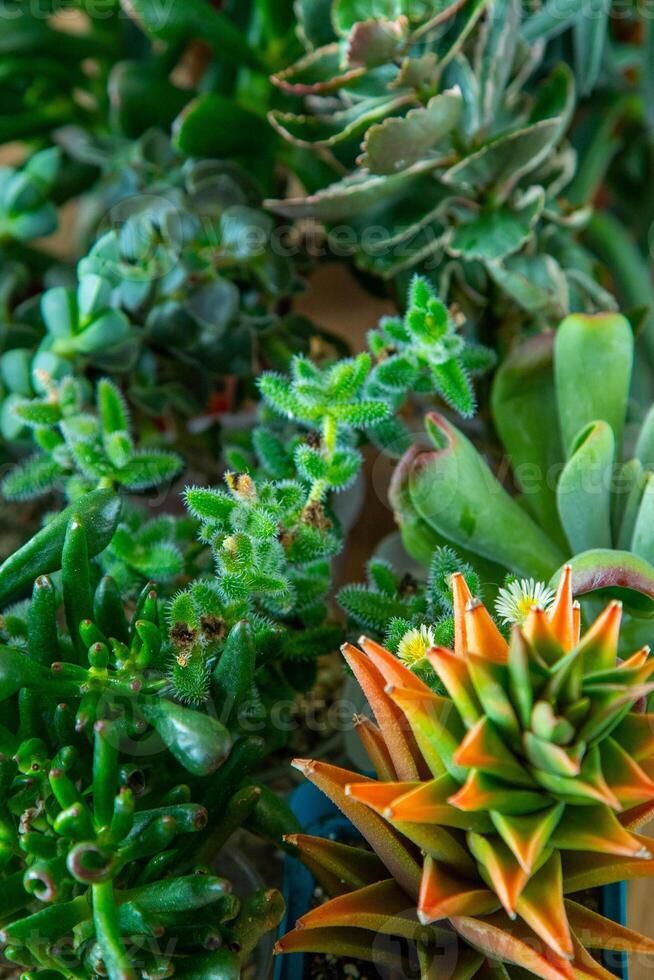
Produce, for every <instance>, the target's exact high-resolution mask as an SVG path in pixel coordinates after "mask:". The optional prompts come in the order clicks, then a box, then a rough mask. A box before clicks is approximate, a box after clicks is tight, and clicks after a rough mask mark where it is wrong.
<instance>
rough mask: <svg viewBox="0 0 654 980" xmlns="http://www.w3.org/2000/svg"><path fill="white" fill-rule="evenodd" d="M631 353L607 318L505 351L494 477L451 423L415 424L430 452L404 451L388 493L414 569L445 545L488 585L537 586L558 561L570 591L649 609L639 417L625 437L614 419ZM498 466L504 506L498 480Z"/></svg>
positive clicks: (620, 320) (645, 446) (576, 323)
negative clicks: (615, 596)
mask: <svg viewBox="0 0 654 980" xmlns="http://www.w3.org/2000/svg"><path fill="white" fill-rule="evenodd" d="M633 353H634V339H633V331H632V328H631V325H630V324H629V322H628V321H627V320H626V319H625V318H624V317H621V316H617V315H614V314H606V315H599V316H596V317H582V316H578V315H575V316H570V317H568V318H567V319H566V320H564V321H563V322H562V323H561V325H560V326H559V328H558V330H557V331H556V333H542V334H540V335H537V336H534V337H531V338H528V339H526V340H525V341H524V342H522V343H521V344H519V345H518V346H516V348H515V349H514V350H513V351H512V352H511V354H510V355H509V356H508V358H507V359H506V360H505V362H504V363H503V364H502V365H501V367H500V369H499V370H498V371H497V373H496V376H495V379H494V383H493V390H492V396H491V406H492V413H493V419H494V422H495V426H496V429H497V432H498V434H499V436H500V439H501V440H502V446H503V449H504V452H505V457H504V463H503V467H500V470H501V472H499V473H498V474H497V476H496V475H495V474H494V473H493V472H492V470H491V468H490V467H489V466H488V464H487V462H486V461H485V459H484V457H483V455H482V454H481V453H480V452H479V450H478V449H477V448H476V447H475V446H474V445H473V444H472V443H471V442H470V441H469V440H468V439H467V438H466V436H465V435H464V434H463V433H462V432H460V431H458V430H457V428H456V427H455V426H454V425H452V423H450V422H449V421H448V420H447V419H445V418H443V417H442V416H437V415H430V416H428V418H427V433H428V436H429V439H430V441H431V443H432V446H433V448H426V449H423V448H421V447H419V446H417V445H416V446H414V447H413V448H412V449H411V450H409V452H408V453H407V454H406V455H405V457H404V458H403V460H402V462H401V463H400V465H399V466H398V468H397V470H396V473H395V477H394V485H393V489H392V494H391V495H392V500H393V505H394V507H395V510H396V514H397V516H398V519H399V522H400V526H401V528H402V532H403V535H404V540H405V543H406V545H407V547H408V548H409V550H410V551H412V552H413V553H414V554H415V555H416V556H422V560H424V561H426V560H427V559H428V556H429V552H430V548H431V547H433V546H434V545H435V544H438V543H440V542H441V541H442V540H443V539H445V540H447V541H449V542H451V543H452V544H454V545H455V546H457V547H460V548H461V549H463V552H464V553H471V554H473V555H478V556H481V557H483V558H484V559H486V560H489V561H492V562H495V563H496V578H495V581H496V582H498V583H500V582H501V580H502V576H503V575H504V574H505V572H506V571H507V570H508V571H510V572H511V573H513V574H515V575H522V576H527V577H530V576H532V577H535V578H536V579H542V580H544V581H545V582H548V581H549V580H550V579H552V578H553V577H554V576H555V575H556V573H557V570H559V569H560V567H561V566H562V565H563V563H564V562H565V561H566V560H570V561H571V564H572V568H573V588H574V591H575V594H581V593H585V592H589V591H593V590H597V589H619V590H622V591H623V598H624V599H625V601H627V602H628V605H629V610H630V612H631V613H633V614H634V615H636V616H638V615H641V616H642V615H643V614H647V613H648V612H649V611H651V602H652V597H653V596H654V588H653V586H654V568H653V567H652V562H653V560H654V550H653V539H652V534H651V528H650V523H651V522H650V520H649V516H648V514H649V506H650V503H649V501H650V493H649V492H648V486H649V482H650V479H651V473H650V468H651V462H652V452H651V441H652V440H651V428H652V414H651V411H650V413H648V414H647V416H646V417H645V419H644V421H643V422H642V425H641V426H640V429H639V431H638V430H637V432H636V433H634V426H633V424H631V423H627V419H628V411H627V410H628V406H629V389H630V379H631V372H632V363H633ZM626 423H627V424H626ZM636 428H637V427H636ZM509 467H510V468H511V474H512V479H513V480H514V482H515V485H516V486H517V488H518V491H519V494H520V496H519V497H518V498H516V497H514V496H511V495H510V493H509V492H508V491H507V490H506V489H505V488H504V487H503V485H502V482H501V480H502V479H505V478H507V477H508V473H507V471H506V470H507V469H508V468H509ZM642 629H645V630H646V627H645V626H644V625H642Z"/></svg>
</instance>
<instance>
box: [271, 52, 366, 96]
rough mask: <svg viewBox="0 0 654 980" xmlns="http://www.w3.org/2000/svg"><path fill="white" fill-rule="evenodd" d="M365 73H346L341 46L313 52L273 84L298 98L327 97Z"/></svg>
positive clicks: (359, 70)
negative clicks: (324, 95)
mask: <svg viewBox="0 0 654 980" xmlns="http://www.w3.org/2000/svg"><path fill="white" fill-rule="evenodd" d="M364 73H365V68H363V67H362V66H360V65H357V66H350V67H348V68H347V69H346V70H345V71H343V70H342V52H341V46H340V44H337V43H332V44H326V45H324V46H323V47H320V48H316V49H315V50H314V51H310V52H309V53H308V54H306V55H305V56H304V57H303V58H300V60H299V61H296V62H295V64H294V65H291V67H290V68H286V69H285V70H284V71H281V72H278V73H277V74H276V75H273V76H272V77H271V81H272V82H273V83H274V84H275V85H277V86H278V87H279V88H281V89H283V90H284V91H285V92H291V93H292V94H294V95H313V94H321V95H323V94H326V93H328V92H335V91H337V90H338V89H339V88H342V87H343V86H344V85H348V84H351V83H352V82H353V81H354V80H355V79H356V78H360V77H361V76H362V75H363V74H364Z"/></svg>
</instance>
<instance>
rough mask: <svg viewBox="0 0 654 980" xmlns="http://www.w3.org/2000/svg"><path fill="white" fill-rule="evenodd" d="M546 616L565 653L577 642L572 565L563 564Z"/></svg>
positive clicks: (577, 624)
mask: <svg viewBox="0 0 654 980" xmlns="http://www.w3.org/2000/svg"><path fill="white" fill-rule="evenodd" d="M547 618H548V619H549V621H550V626H551V628H552V632H553V633H554V635H555V636H556V638H557V640H558V641H559V643H560V644H561V647H562V649H563V650H564V651H565V652H566V653H567V652H568V651H569V650H571V649H572V648H573V646H575V644H576V643H578V642H579V637H578V632H579V630H578V626H579V623H577V622H576V618H575V604H574V599H573V595H572V566H571V565H565V566H564V568H563V573H562V575H561V578H560V579H559V584H558V587H557V590H556V595H555V596H554V601H553V602H552V605H551V606H550V608H549V610H548V613H547Z"/></svg>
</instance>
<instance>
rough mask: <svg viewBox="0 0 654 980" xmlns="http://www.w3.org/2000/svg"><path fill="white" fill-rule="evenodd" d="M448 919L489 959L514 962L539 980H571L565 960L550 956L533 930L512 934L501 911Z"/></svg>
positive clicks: (460, 933)
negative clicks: (495, 913)
mask: <svg viewBox="0 0 654 980" xmlns="http://www.w3.org/2000/svg"><path fill="white" fill-rule="evenodd" d="M451 922H452V925H453V926H454V928H455V929H456V931H457V932H458V933H459V935H460V936H462V937H463V938H464V939H466V940H467V941H468V942H469V943H470V945H471V946H474V947H475V949H479V950H481V951H482V952H483V953H485V954H486V956H488V957H489V958H490V959H492V960H499V961H500V962H502V963H513V964H514V965H515V966H519V967H522V969H524V970H527V971H528V972H529V973H533V974H534V975H535V976H537V977H540V978H541V980H574V974H573V972H572V968H571V966H570V964H569V962H568V961H567V960H563V959H557V958H555V957H553V956H552V954H551V951H549V950H547V949H545V948H544V946H543V945H542V944H541V943H540V942H538V940H537V939H536V937H535V936H534V935H533V934H532V935H531V936H526V937H525V938H522V937H521V936H520V935H519V934H516V935H513V934H512V932H511V931H510V929H511V923H510V920H508V919H507V918H506V916H505V915H504V914H502V915H494V916H492V917H489V918H486V919H476V918H474V917H471V916H454V917H452V919H451Z"/></svg>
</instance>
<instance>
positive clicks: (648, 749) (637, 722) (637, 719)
mask: <svg viewBox="0 0 654 980" xmlns="http://www.w3.org/2000/svg"><path fill="white" fill-rule="evenodd" d="M613 737H614V738H615V740H616V741H617V743H618V744H619V745H621V746H622V748H623V749H624V751H625V752H628V753H629V755H630V756H631V757H632V758H633V759H635V760H636V762H639V761H640V760H641V759H648V758H651V757H652V756H654V714H636V713H635V712H632V713H631V714H628V715H627V717H626V718H625V719H624V720H623V721H621V722H620V725H619V726H618V728H616V729H615V731H614V732H613Z"/></svg>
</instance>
